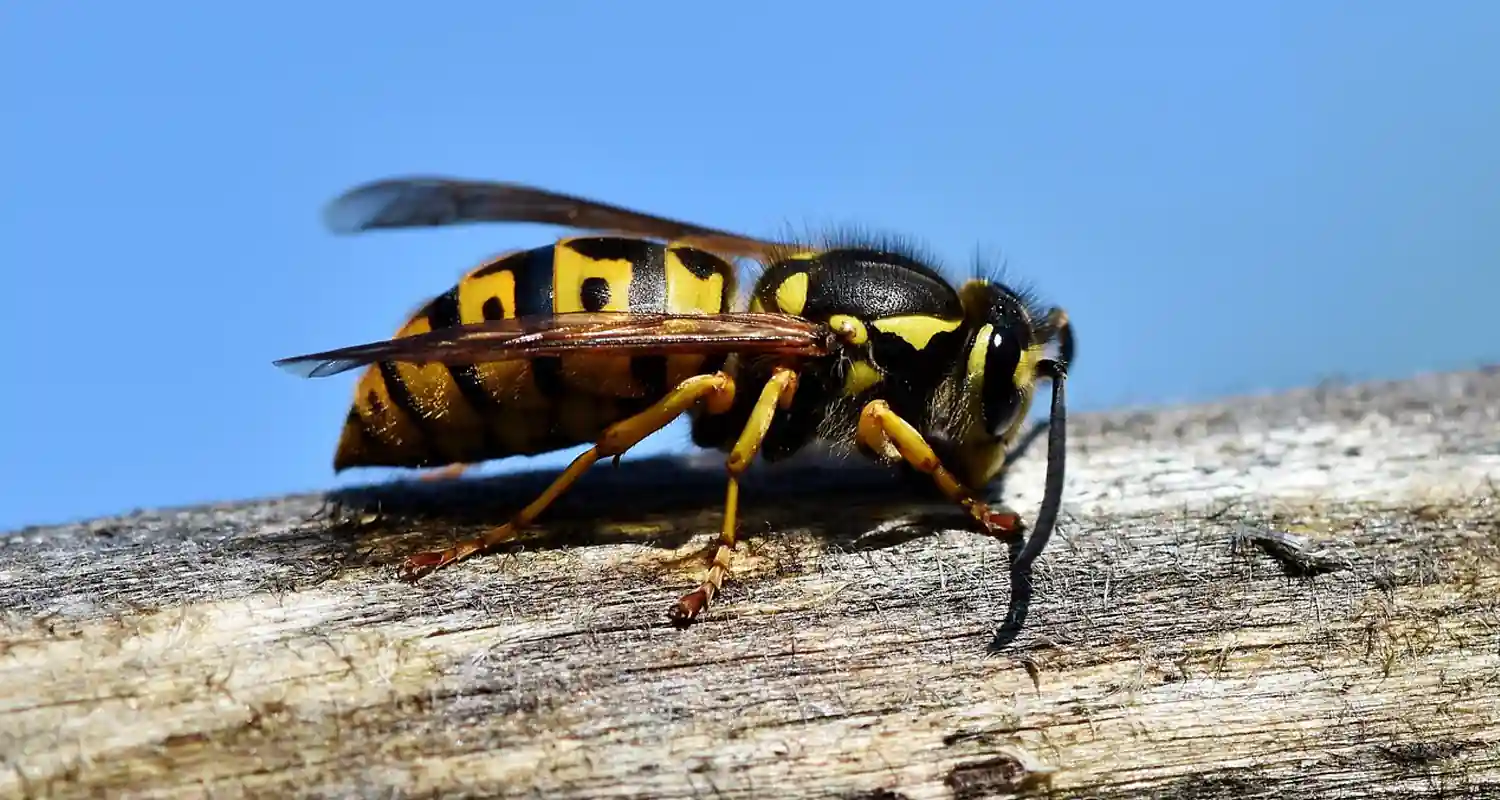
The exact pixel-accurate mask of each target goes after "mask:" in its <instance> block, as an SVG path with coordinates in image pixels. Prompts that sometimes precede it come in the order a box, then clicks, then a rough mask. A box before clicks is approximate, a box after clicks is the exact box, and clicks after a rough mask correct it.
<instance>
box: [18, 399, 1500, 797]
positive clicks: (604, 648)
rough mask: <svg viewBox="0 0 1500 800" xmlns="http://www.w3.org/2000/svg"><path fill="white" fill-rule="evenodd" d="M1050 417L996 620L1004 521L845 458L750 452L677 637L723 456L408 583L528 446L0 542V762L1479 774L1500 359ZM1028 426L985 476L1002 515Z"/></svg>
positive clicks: (1223, 777) (527, 780)
mask: <svg viewBox="0 0 1500 800" xmlns="http://www.w3.org/2000/svg"><path fill="white" fill-rule="evenodd" d="M1070 431H1071V437H1072V438H1071V448H1070V453H1071V471H1070V472H1071V474H1070V479H1069V487H1070V491H1069V495H1068V498H1067V504H1066V506H1065V511H1064V515H1063V518H1062V521H1061V525H1060V528H1059V531H1058V535H1057V536H1056V537H1054V539H1053V542H1052V545H1051V547H1050V548H1049V549H1048V551H1047V552H1046V553H1045V554H1044V555H1043V557H1042V558H1041V560H1040V561H1039V562H1038V564H1037V567H1036V572H1035V585H1036V589H1035V595H1034V598H1033V601H1032V605H1031V612H1030V621H1029V623H1028V626H1027V627H1026V628H1025V629H1024V630H1023V631H1022V632H1021V633H1020V635H1019V636H1018V637H1016V638H1015V639H1014V641H1011V642H1010V643H1009V644H1008V645H1006V646H1004V647H1002V648H1000V649H999V650H998V652H994V653H991V652H988V649H987V648H988V645H989V644H990V642H991V638H992V636H993V635H994V633H995V627H996V624H997V621H998V620H1000V619H1001V618H1002V617H1003V616H1004V615H1005V612H1006V608H1007V601H1008V598H1009V596H1010V587H1009V579H1008V577H1007V572H1006V555H1005V548H1004V547H1003V546H1002V545H1001V544H1000V543H998V542H996V541H993V540H990V539H986V538H984V537H981V536H978V535H975V534H973V533H969V532H965V531H961V530H945V531H944V530H940V531H938V532H933V531H931V530H927V529H928V528H931V527H932V526H933V525H937V526H938V527H939V528H942V527H944V526H945V525H946V524H947V522H946V521H948V520H951V519H952V518H951V517H943V516H942V515H933V514H928V515H926V516H925V517H924V516H923V515H922V514H915V515H914V514H913V513H912V512H913V508H912V506H911V502H912V501H911V500H910V498H906V497H904V496H902V495H900V494H898V493H896V492H894V491H892V489H891V487H892V485H893V484H891V483H890V482H889V481H887V480H886V479H884V478H883V477H881V476H872V475H870V474H869V473H859V474H856V475H855V476H854V477H852V478H850V479H848V480H846V481H845V482H844V483H836V482H835V481H834V480H833V479H832V478H830V477H828V476H827V475H826V474H822V473H818V472H816V471H815V470H811V469H810V468H793V469H791V470H790V472H789V474H787V475H785V476H783V477H779V478H778V477H775V476H774V475H773V474H772V473H769V472H767V471H764V470H762V471H761V472H759V473H757V477H756V479H755V480H753V481H752V482H751V484H750V485H749V486H748V487H747V490H746V492H745V508H744V516H743V528H744V529H745V530H746V531H747V533H748V534H749V537H750V539H749V542H748V544H747V546H746V550H745V553H744V555H742V556H741V559H740V570H741V576H742V578H743V580H742V581H741V582H739V583H736V584H732V585H731V588H730V589H729V591H728V592H727V594H726V596H725V597H724V599H723V601H722V602H721V603H720V604H718V605H716V606H715V607H714V608H713V609H712V610H711V612H710V613H709V614H708V615H707V616H706V618H705V619H704V620H703V621H702V622H701V623H700V624H698V625H696V626H695V627H693V628H691V629H689V630H686V631H680V630H676V629H674V628H672V627H670V626H669V625H667V622H666V619H665V611H666V609H667V607H668V606H669V604H670V602H671V601H672V600H673V599H675V598H676V596H677V595H678V594H679V593H680V592H682V591H684V590H685V589H686V588H689V587H690V586H691V585H692V583H693V582H694V581H695V580H696V578H697V575H698V573H697V571H696V564H697V562H695V561H692V560H691V559H690V560H689V562H688V564H687V565H686V567H684V566H683V565H678V564H674V563H673V559H676V558H681V557H683V556H690V555H692V554H695V553H697V552H699V550H700V548H702V547H703V546H704V545H705V544H706V543H707V542H708V541H709V540H710V538H711V537H712V535H713V531H714V529H715V527H716V525H717V522H718V519H719V517H718V513H717V512H716V511H715V510H714V509H715V508H716V507H717V504H718V503H719V502H720V501H721V497H722V487H721V483H720V478H719V473H718V472H717V470H716V469H715V465H714V464H713V463H707V464H706V466H705V465H703V464H704V462H699V464H698V465H697V466H693V465H689V466H682V465H677V466H674V465H672V464H667V463H662V462H656V463H649V464H640V465H638V466H637V465H632V464H629V463H627V464H625V465H623V466H622V468H621V469H619V470H616V471H610V470H609V469H608V468H604V469H601V470H599V471H597V472H596V473H595V474H593V475H591V476H590V479H589V480H588V481H587V482H586V483H585V485H584V486H583V487H582V488H580V489H579V490H578V492H577V493H575V494H574V495H571V496H570V497H569V498H568V500H567V501H565V502H564V503H563V504H562V505H561V506H559V508H558V510H557V513H555V514H554V515H552V516H551V517H550V518H549V522H550V523H551V524H550V525H549V526H548V527H546V528H544V529H542V530H541V531H539V534H538V536H537V537H535V538H533V539H532V540H530V541H528V542H527V543H526V544H525V546H524V547H520V548H517V549H516V550H515V551H514V552H512V553H510V554H502V555H495V556H491V557H488V558H482V559H477V560H471V561H469V562H467V563H465V564H462V565H460V566H458V567H455V568H450V569H448V570H445V571H442V572H439V573H437V574H435V575H432V576H429V577H427V578H425V579H423V580H422V581H420V582H418V583H417V584H416V585H414V586H410V585H407V584H404V583H401V582H399V581H397V580H396V579H395V564H396V563H397V562H398V560H399V557H400V555H401V554H403V553H405V552H408V551H409V550H410V549H411V548H414V547H419V546H427V545H433V544H437V543H440V542H443V541H446V540H448V539H449V538H450V537H451V536H453V535H455V534H454V532H455V529H456V528H459V527H462V526H464V525H469V524H472V523H473V522H474V521H475V520H482V519H484V518H485V517H486V515H488V517H489V518H491V519H499V518H501V517H502V516H503V512H504V511H505V509H507V508H509V507H511V506H512V505H513V503H514V502H515V501H517V500H518V499H521V498H522V497H524V496H526V495H527V494H528V493H529V492H531V491H533V490H534V489H535V488H536V487H537V486H538V485H539V484H538V478H536V477H527V478H513V479H505V480H499V481H496V480H494V479H486V480H485V482H484V484H483V485H482V486H477V487H476V486H474V485H472V484H468V483H465V484H460V485H450V486H447V487H429V488H426V489H422V488H418V489H411V488H407V489H402V488H400V487H394V488H389V489H387V490H385V491H384V492H383V493H382V492H370V493H364V494H359V493H356V494H354V495H351V496H348V497H345V498H344V501H343V503H342V506H341V509H342V510H340V511H338V512H337V513H329V512H328V511H327V510H326V509H325V508H324V507H323V503H322V500H321V498H318V497H294V498H287V499H279V500H273V501H265V502H246V503H237V504H224V505H220V506H215V507H209V508H192V509H183V510H174V511H164V512H159V513H140V514H135V515H130V516H124V517H121V518H118V519H109V520H98V521H93V522H90V523H87V524H81V525H66V526H59V527H52V528H35V529H28V530H25V531H21V532H18V533H15V534H12V535H9V536H7V537H5V538H3V539H0V602H3V604H4V607H5V614H4V616H3V618H0V619H3V627H0V635H3V637H4V638H3V640H0V766H3V769H0V794H3V795H5V796H50V797H80V796H101V797H102V796H109V797H117V796H118V797H129V796H153V797H178V796H188V797H196V796H203V795H205V794H211V795H213V796H244V795H260V796H278V797H284V796H369V797H393V796H394V797H402V796H431V795H435V794H442V795H445V796H456V795H475V796H515V797H568V798H583V797H772V798H803V797H842V798H866V799H867V800H869V799H873V798H902V797H905V798H963V799H964V800H969V799H970V798H978V797H988V796H1005V794H1006V793H1007V792H1008V790H1009V788H1011V787H1014V786H1015V785H1017V784H1019V783H1025V784H1028V785H1030V786H1033V787H1039V788H1045V787H1047V786H1049V785H1050V787H1051V789H1052V791H1053V796H1058V797H1075V796H1076V797H1083V796H1091V797H1193V798H1207V797H1234V798H1249V797H1282V796H1305V797H1385V796H1389V797H1463V796H1482V795H1485V796H1494V795H1495V794H1500V614H1497V606H1500V601H1497V598H1500V499H1497V491H1500V489H1497V488H1496V485H1497V484H1500V372H1495V371H1485V372H1477V373H1467V374H1456V375H1441V376H1430V377H1423V378H1420V379H1417V380H1413V381H1409V382H1400V383H1395V384H1386V385H1372V386H1356V387H1346V388H1332V389H1322V390H1317V391H1307V392H1299V393H1293V394H1289V395H1285V396H1279V397H1273V398H1265V399H1251V400H1240V401H1235V402H1229V403H1224V404H1220V405H1214V406H1210V407H1199V408H1184V409H1174V410H1168V411H1163V412H1152V413H1124V414H1106V415H1092V416H1089V415H1079V416H1077V417H1075V418H1074V419H1073V421H1072V425H1071V427H1070ZM1041 451H1042V448H1035V451H1034V452H1033V453H1032V454H1031V455H1029V456H1028V457H1027V458H1026V459H1024V460H1023V461H1021V462H1020V463H1019V464H1018V465H1017V466H1016V470H1015V473H1014V475H1013V477H1012V478H1011V479H1010V481H1009V485H1008V487H1007V488H1006V491H1007V494H1008V496H1007V500H1008V501H1009V502H1010V503H1011V504H1013V505H1014V506H1015V507H1016V508H1018V509H1020V510H1022V511H1023V512H1024V513H1026V514H1027V515H1028V516H1030V515H1031V514H1033V513H1034V511H1035V507H1036V503H1037V502H1038V500H1039V499H1040V498H1039V492H1040V486H1041V473H1042V468H1043V458H1042V452H1041ZM653 481H664V483H663V484H660V485H661V487H662V488H660V489H658V488H657V486H658V484H656V483H653ZM377 505H378V506H379V507H380V508H381V510H382V513H383V516H379V517H376V516H375V515H373V514H365V513H362V512H361V508H365V509H371V508H374V507H375V506H377ZM445 509H447V511H445ZM695 509H696V510H695ZM351 519H352V520H355V521H354V522H352V523H351V522H348V521H347V520H351ZM770 531H775V533H774V534H772V533H770ZM1289 533H1290V534H1297V535H1300V536H1303V537H1305V539H1306V547H1307V548H1309V552H1303V553H1301V554H1297V553H1288V551H1286V550H1285V548H1280V549H1279V548H1278V547H1277V543H1278V542H1279V541H1282V539H1281V535H1282V534H1289ZM1257 542H1258V543H1259V544H1257ZM1283 543H1284V542H1283ZM1309 553H1310V554H1309ZM1278 554H1279V555H1278Z"/></svg>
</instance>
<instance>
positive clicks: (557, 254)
mask: <svg viewBox="0 0 1500 800" xmlns="http://www.w3.org/2000/svg"><path fill="white" fill-rule="evenodd" d="M570 242H571V240H570V239H563V240H562V241H560V242H558V243H557V249H556V250H555V251H554V253H553V259H552V310H553V311H556V312H557V313H560V314H561V313H566V312H569V311H583V310H584V308H583V282H584V281H586V280H588V279H589V278H603V279H604V280H605V281H606V282H607V283H608V284H609V302H608V303H605V304H604V307H603V308H601V309H599V310H600V311H627V310H629V308H630V279H631V276H633V275H634V274H635V265H634V264H631V263H630V261H629V259H624V258H589V257H588V256H586V255H584V254H582V253H580V252H578V251H577V250H574V249H573V248H572V247H571V246H570Z"/></svg>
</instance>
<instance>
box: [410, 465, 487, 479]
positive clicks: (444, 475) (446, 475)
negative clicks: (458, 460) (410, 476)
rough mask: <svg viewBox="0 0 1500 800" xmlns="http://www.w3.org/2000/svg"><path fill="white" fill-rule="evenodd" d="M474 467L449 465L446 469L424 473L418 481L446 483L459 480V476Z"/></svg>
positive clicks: (441, 468) (418, 477)
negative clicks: (455, 479)
mask: <svg viewBox="0 0 1500 800" xmlns="http://www.w3.org/2000/svg"><path fill="white" fill-rule="evenodd" d="M472 466H474V465H473V464H449V465H448V466H446V467H438V468H437V469H434V470H429V471H427V472H424V473H422V474H421V475H419V476H417V479H418V480H422V481H446V480H449V479H450V478H457V477H458V476H460V475H462V474H464V472H466V471H467V470H468V469H469V468H470V467H472Z"/></svg>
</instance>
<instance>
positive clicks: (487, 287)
mask: <svg viewBox="0 0 1500 800" xmlns="http://www.w3.org/2000/svg"><path fill="white" fill-rule="evenodd" d="M491 299H494V300H496V301H498V303H499V304H500V308H501V310H502V311H503V312H504V318H505V319H514V318H515V316H516V274H515V273H514V272H512V271H510V270H508V269H506V270H501V271H499V272H492V273H490V274H488V275H484V276H481V277H478V278H473V277H469V278H464V279H463V280H462V281H460V282H459V284H458V320H459V322H461V323H463V324H465V325H472V324H473V323H476V322H483V321H484V304H485V303H487V302H489V301H490V300H491Z"/></svg>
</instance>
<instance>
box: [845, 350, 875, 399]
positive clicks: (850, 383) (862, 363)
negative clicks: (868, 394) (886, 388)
mask: <svg viewBox="0 0 1500 800" xmlns="http://www.w3.org/2000/svg"><path fill="white" fill-rule="evenodd" d="M882 380H884V378H883V377H882V376H881V374H880V372H879V371H878V370H876V369H875V367H874V366H872V365H871V364H870V362H868V361H866V360H864V359H862V358H861V359H859V360H858V361H855V362H854V363H852V364H850V365H849V372H848V374H846V375H845V376H844V394H845V395H848V396H850V397H853V396H854V395H857V394H859V393H860V392H863V391H864V390H866V389H868V388H870V387H871V386H874V385H876V384H878V383H880V382H881V381H882Z"/></svg>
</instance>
